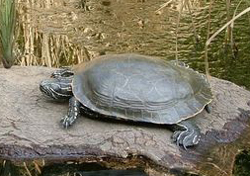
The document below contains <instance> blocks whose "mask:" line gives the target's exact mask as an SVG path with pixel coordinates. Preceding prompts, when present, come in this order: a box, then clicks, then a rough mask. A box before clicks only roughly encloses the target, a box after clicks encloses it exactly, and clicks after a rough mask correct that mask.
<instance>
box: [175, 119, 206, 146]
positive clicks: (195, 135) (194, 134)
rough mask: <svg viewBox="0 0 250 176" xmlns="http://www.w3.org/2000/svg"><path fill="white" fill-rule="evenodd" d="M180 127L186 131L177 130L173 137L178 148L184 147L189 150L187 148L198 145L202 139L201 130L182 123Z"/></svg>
mask: <svg viewBox="0 0 250 176" xmlns="http://www.w3.org/2000/svg"><path fill="white" fill-rule="evenodd" d="M180 126H181V127H182V129H184V130H177V131H175V132H174V134H173V135H172V139H173V141H174V142H176V144H177V146H180V145H182V146H183V148H184V149H185V150H187V147H191V146H195V145H197V144H198V143H199V141H200V138H201V136H200V130H199V128H198V127H197V126H196V125H193V124H191V123H187V122H185V123H182V122H181V124H180Z"/></svg>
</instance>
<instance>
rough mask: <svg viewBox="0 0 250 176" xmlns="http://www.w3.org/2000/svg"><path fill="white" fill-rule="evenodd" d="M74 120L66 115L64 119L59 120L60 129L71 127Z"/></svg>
mask: <svg viewBox="0 0 250 176" xmlns="http://www.w3.org/2000/svg"><path fill="white" fill-rule="evenodd" d="M75 120H76V118H74V117H70V116H68V115H66V116H65V117H64V118H62V119H61V124H62V127H63V128H65V129H67V128H68V127H69V126H71V125H72V124H73V123H74V122H75Z"/></svg>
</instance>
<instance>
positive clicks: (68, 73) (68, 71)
mask: <svg viewBox="0 0 250 176" xmlns="http://www.w3.org/2000/svg"><path fill="white" fill-rule="evenodd" d="M73 75H74V72H73V70H71V69H70V68H65V69H60V70H56V71H54V72H53V73H52V74H51V78H59V77H70V76H73Z"/></svg>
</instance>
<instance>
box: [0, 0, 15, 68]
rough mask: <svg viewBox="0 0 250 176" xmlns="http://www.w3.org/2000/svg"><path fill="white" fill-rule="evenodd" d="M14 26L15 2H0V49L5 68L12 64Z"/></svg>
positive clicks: (12, 0)
mask: <svg viewBox="0 0 250 176" xmlns="http://www.w3.org/2000/svg"><path fill="white" fill-rule="evenodd" d="M15 24H16V10H15V0H0V44H1V45H0V46H1V47H0V49H1V54H2V62H3V65H4V67H5V68H10V67H11V66H12V65H13V63H14V59H15V57H14V54H13V47H14V33H15Z"/></svg>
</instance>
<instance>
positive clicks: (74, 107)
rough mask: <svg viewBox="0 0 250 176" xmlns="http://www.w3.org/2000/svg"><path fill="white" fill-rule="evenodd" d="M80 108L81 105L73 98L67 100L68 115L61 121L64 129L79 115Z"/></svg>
mask: <svg viewBox="0 0 250 176" xmlns="http://www.w3.org/2000/svg"><path fill="white" fill-rule="evenodd" d="M80 107H81V103H80V102H79V101H78V100H77V99H76V98H75V97H71V98H70V99H69V110H68V114H67V115H66V116H65V117H64V118H63V119H62V120H61V123H62V126H63V127H64V128H68V127H69V126H71V125H72V124H73V123H74V122H75V121H76V119H77V118H78V117H79V115H80Z"/></svg>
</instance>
